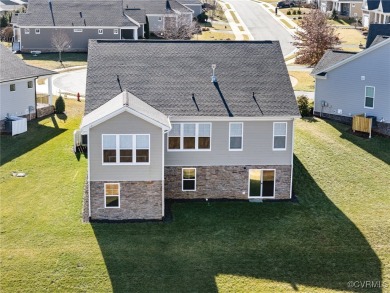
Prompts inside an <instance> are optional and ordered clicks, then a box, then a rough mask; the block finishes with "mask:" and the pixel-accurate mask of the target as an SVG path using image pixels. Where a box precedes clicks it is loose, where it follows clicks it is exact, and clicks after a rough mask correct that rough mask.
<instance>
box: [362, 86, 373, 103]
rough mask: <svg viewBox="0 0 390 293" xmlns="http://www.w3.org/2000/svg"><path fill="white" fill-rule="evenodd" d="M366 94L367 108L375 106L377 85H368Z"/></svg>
mask: <svg viewBox="0 0 390 293" xmlns="http://www.w3.org/2000/svg"><path fill="white" fill-rule="evenodd" d="M365 91H366V95H365V102H364V107H365V108H374V97H375V87H373V86H366V90H365Z"/></svg>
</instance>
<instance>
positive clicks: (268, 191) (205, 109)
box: [78, 40, 300, 220]
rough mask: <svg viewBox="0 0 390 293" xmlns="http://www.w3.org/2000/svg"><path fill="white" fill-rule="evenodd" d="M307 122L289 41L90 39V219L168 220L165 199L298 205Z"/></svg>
mask: <svg viewBox="0 0 390 293" xmlns="http://www.w3.org/2000/svg"><path fill="white" fill-rule="evenodd" d="M156 52H158V54H156ZM204 52H207V54H204ZM129 56H131V58H129ZM298 117H300V114H299V111H298V107H297V103H296V100H295V96H294V92H293V89H292V86H291V83H290V80H289V76H288V72H287V69H286V65H285V62H284V59H283V55H282V51H281V49H280V44H279V42H276V41H253V42H227V41H224V42H221V41H214V42H207V41H199V42H195V41H164V42H162V41H107V40H90V42H89V52H88V71H87V87H86V107H85V116H84V118H83V120H82V124H81V126H80V130H79V132H78V133H79V134H80V135H86V136H87V138H88V139H87V141H88V143H87V149H88V204H86V205H85V206H86V208H87V209H88V214H89V217H90V219H92V220H128V219H162V218H163V217H164V201H165V199H240V200H249V201H252V200H253V201H259V200H263V199H269V200H278V199H290V198H291V196H292V173H293V141H294V119H295V118H298Z"/></svg>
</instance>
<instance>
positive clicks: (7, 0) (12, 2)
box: [0, 0, 27, 11]
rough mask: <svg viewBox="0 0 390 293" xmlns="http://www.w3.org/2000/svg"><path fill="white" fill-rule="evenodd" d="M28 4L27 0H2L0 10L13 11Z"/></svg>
mask: <svg viewBox="0 0 390 293" xmlns="http://www.w3.org/2000/svg"><path fill="white" fill-rule="evenodd" d="M26 4H27V0H25V1H22V0H3V1H0V11H13V10H17V9H20V8H22V7H23V5H26Z"/></svg>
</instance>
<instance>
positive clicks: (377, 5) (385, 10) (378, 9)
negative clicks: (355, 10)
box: [362, 0, 390, 27]
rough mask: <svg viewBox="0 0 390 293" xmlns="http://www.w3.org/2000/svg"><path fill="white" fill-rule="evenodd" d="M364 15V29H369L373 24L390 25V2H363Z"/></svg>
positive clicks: (376, 0) (375, 0)
mask: <svg viewBox="0 0 390 293" xmlns="http://www.w3.org/2000/svg"><path fill="white" fill-rule="evenodd" d="M362 13H363V16H362V24H363V27H368V26H369V25H370V24H371V23H378V24H386V23H390V1H389V0H363V5H362Z"/></svg>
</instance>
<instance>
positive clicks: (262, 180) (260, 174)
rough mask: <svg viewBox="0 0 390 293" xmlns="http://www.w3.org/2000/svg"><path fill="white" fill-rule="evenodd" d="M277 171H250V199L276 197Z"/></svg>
mask: <svg viewBox="0 0 390 293" xmlns="http://www.w3.org/2000/svg"><path fill="white" fill-rule="evenodd" d="M275 172H276V171H275V170H272V169H271V170H267V169H249V182H248V184H249V187H248V188H249V191H248V196H249V198H253V197H274V196H275Z"/></svg>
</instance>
